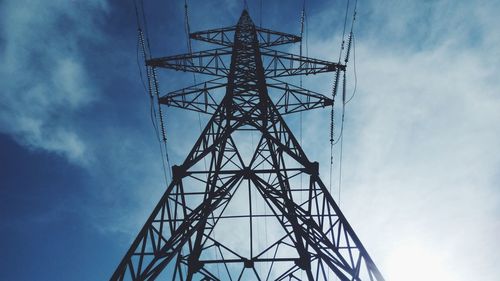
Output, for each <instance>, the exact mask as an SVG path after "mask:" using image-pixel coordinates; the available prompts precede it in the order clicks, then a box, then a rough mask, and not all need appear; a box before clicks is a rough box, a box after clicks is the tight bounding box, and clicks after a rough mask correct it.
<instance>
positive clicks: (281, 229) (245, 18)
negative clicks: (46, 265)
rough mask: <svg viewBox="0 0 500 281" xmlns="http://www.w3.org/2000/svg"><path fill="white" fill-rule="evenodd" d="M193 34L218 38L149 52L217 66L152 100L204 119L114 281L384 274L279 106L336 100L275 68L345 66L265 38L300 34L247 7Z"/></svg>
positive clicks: (154, 64)
mask: <svg viewBox="0 0 500 281" xmlns="http://www.w3.org/2000/svg"><path fill="white" fill-rule="evenodd" d="M190 37H191V38H192V39H196V40H201V41H205V42H209V43H213V44H218V45H221V46H222V47H221V48H218V49H213V50H208V51H201V52H195V53H190V54H184V55H178V56H170V57H162V58H154V59H148V60H147V62H146V63H147V66H148V69H149V70H150V71H149V73H152V74H153V76H154V79H156V74H155V70H156V69H157V68H168V69H175V70H181V71H188V72H196V73H203V74H209V75H213V76H218V78H216V79H214V80H210V81H207V82H203V83H200V84H198V85H194V86H191V87H188V88H185V89H182V90H179V91H175V92H171V93H168V94H166V95H165V96H163V97H161V98H160V99H159V101H160V103H162V104H165V105H169V106H174V107H179V108H184V109H188V110H193V111H198V112H203V113H209V114H211V118H210V120H209V121H208V124H207V126H206V127H205V129H204V130H203V132H202V133H201V136H200V137H199V138H198V140H197V141H196V143H195V145H194V147H193V148H192V150H191V151H190V152H189V155H188V156H187V158H186V160H185V161H184V163H182V165H180V166H173V167H172V182H171V183H170V185H169V186H168V188H167V190H166V192H165V193H164V195H163V196H162V197H161V199H160V202H159V203H158V204H157V205H156V207H155V208H154V210H153V212H152V214H151V215H150V217H149V218H148V220H147V221H146V223H145V225H144V227H143V228H142V229H141V231H140V232H139V235H138V236H137V238H136V239H135V240H134V242H133V243H132V245H131V247H130V249H129V250H128V252H127V253H126V255H125V257H124V258H123V259H122V261H121V262H120V264H119V265H118V267H117V269H116V271H115V272H114V274H113V276H112V277H111V280H155V279H158V280H332V279H335V280H372V281H373V280H378V281H380V280H384V279H383V277H382V275H381V274H380V272H379V270H378V269H377V267H376V266H375V264H374V263H373V261H372V259H371V258H370V256H369V255H368V253H367V251H366V250H365V248H364V247H363V245H362V244H361V242H360V240H359V239H358V237H357V236H356V234H355V233H354V231H353V229H352V228H351V226H350V225H349V223H348V222H347V220H346V218H345V217H344V215H343V214H342V212H341V211H340V209H339V207H338V206H337V205H336V203H335V202H334V200H333V198H332V196H331V195H330V194H329V192H328V190H327V188H326V187H325V185H324V184H323V182H322V181H321V180H320V178H319V166H318V163H317V162H311V161H309V159H308V158H307V156H306V155H305V154H304V151H303V150H302V148H301V147H300V145H299V142H298V141H297V139H296V138H295V137H294V135H293V134H292V132H291V130H290V129H289V127H288V126H287V124H286V123H285V122H284V120H283V117H282V115H284V114H291V113H295V112H300V111H304V110H309V109H314V108H321V107H325V106H332V103H333V100H332V99H330V98H328V97H326V96H323V95H321V94H319V93H315V92H312V91H309V90H306V89H303V88H301V87H297V86H293V85H290V84H288V83H285V82H282V81H279V80H276V78H279V77H285V76H292V75H302V74H316V73H322V72H333V71H344V70H345V65H341V64H338V63H332V62H328V61H323V60H318V59H312V58H307V57H302V56H297V55H293V54H288V53H284V52H280V51H277V50H273V49H271V47H273V46H277V45H282V44H287V43H295V42H299V41H300V40H301V38H300V37H297V36H294V35H291V34H286V33H282V32H276V31H272V30H268V29H264V28H261V27H257V26H255V25H254V23H253V22H252V20H251V18H250V16H249V14H248V12H247V11H246V10H244V11H243V13H242V14H241V17H240V19H239V21H238V23H237V24H236V25H235V26H231V27H227V28H221V29H214V30H208V31H202V32H196V33H192V34H190ZM228 56H229V57H230V64H229V65H228V63H227V62H226V61H227V59H225V58H227V57H228ZM224 79H227V81H224ZM154 81H155V82H153V83H152V84H153V85H152V86H153V87H154V88H155V90H157V83H156V80H154ZM217 89H223V90H224V89H225V95H224V96H223V97H222V100H221V101H220V102H217V97H216V95H215V93H214V91H215V90H217ZM271 91H274V92H276V94H277V98H276V99H274V100H273V99H271V96H272V95H271V93H270V92H271ZM273 95H274V94H273ZM248 134H251V136H252V138H254V137H255V141H252V142H250V141H248V140H249V138H247V139H246V140H247V142H246V143H241V142H239V141H238V140H239V139H242V136H244V135H246V136H247V137H248ZM203 164H204V165H203ZM302 181H303V182H304V184H302ZM302 185H304V186H302Z"/></svg>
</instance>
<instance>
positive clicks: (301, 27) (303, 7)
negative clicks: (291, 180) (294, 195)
mask: <svg viewBox="0 0 500 281" xmlns="http://www.w3.org/2000/svg"><path fill="white" fill-rule="evenodd" d="M305 17H306V0H303V1H302V12H301V13H300V43H299V57H300V60H302V41H303V36H304V21H305ZM302 76H303V75H302V74H301V75H300V76H299V83H300V87H301V88H302ZM299 100H300V102H301V103H302V96H300V98H299ZM302 117H303V116H302V111H301V112H300V113H299V130H300V131H299V141H300V146H302V145H303V143H302V124H303V118H302ZM300 189H302V173H301V174H300ZM300 195H301V197H300V199H301V201H302V191H301V192H300Z"/></svg>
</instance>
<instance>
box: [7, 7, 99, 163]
mask: <svg viewBox="0 0 500 281" xmlns="http://www.w3.org/2000/svg"><path fill="white" fill-rule="evenodd" d="M105 9H106V3H105V2H104V1H100V0H96V1H62V0H60V1H55V0H54V1H5V2H3V3H2V4H1V10H2V12H1V16H2V20H1V21H2V24H1V26H2V29H1V31H0V32H1V33H0V35H1V38H2V39H3V44H2V48H1V49H0V57H1V60H2V64H1V65H0V73H1V75H2V77H4V79H2V82H1V87H2V89H3V91H4V92H3V93H2V98H1V100H0V109H1V111H0V131H1V132H3V133H5V134H8V135H10V136H12V137H13V138H14V139H16V140H17V141H19V142H20V143H22V144H25V145H27V146H28V147H31V148H34V149H42V150H46V151H50V152H56V153H58V154H61V155H63V156H65V157H67V158H68V159H69V160H70V161H71V162H73V163H78V164H82V165H84V164H85V163H87V162H88V160H89V159H88V158H89V155H88V153H86V145H85V143H84V141H83V140H82V139H81V137H80V133H81V132H79V131H78V129H77V126H74V124H72V121H74V120H72V119H73V117H74V116H75V114H76V113H77V110H78V109H80V108H82V107H84V106H86V105H88V104H90V103H91V102H92V100H94V99H96V97H97V96H96V93H95V92H96V87H95V86H94V85H93V84H92V83H91V81H90V79H89V69H87V68H86V66H85V63H84V61H83V59H84V49H83V48H82V47H81V42H83V41H86V40H88V41H90V42H95V41H96V40H99V33H98V32H95V30H96V29H97V28H96V25H95V23H93V22H92V20H93V16H89V14H92V13H101V12H103V11H105Z"/></svg>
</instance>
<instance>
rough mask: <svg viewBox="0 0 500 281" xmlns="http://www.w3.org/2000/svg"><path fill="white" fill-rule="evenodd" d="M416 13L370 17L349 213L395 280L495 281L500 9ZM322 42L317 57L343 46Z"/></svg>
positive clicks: (396, 9)
mask: <svg viewBox="0 0 500 281" xmlns="http://www.w3.org/2000/svg"><path fill="white" fill-rule="evenodd" d="M405 3H406V2H405ZM407 4H408V5H406V4H405V5H397V4H394V5H379V3H377V2H374V4H373V5H375V7H374V8H373V9H368V8H367V7H363V6H360V9H363V10H362V12H361V17H359V18H358V19H359V21H360V23H359V25H358V34H362V35H359V36H358V37H357V38H358V40H357V50H356V51H357V54H356V55H357V66H358V82H359V84H358V93H357V97H356V98H355V99H354V101H353V102H352V103H350V104H349V105H348V109H347V110H348V113H347V121H346V124H347V125H346V126H347V127H346V135H345V142H344V162H343V184H342V186H343V191H342V202H341V203H342V206H341V207H342V209H343V210H344V212H345V213H346V216H347V218H348V219H349V220H350V222H351V223H352V224H353V226H354V229H355V230H356V231H357V233H358V235H359V236H360V238H361V239H362V241H363V242H364V244H365V246H366V247H367V248H368V250H369V251H370V253H371V254H372V256H373V258H374V260H375V262H376V263H377V264H378V265H379V267H380V268H381V270H382V272H383V273H384V274H385V277H386V278H387V279H388V280H402V279H404V278H403V277H402V276H403V275H404V276H408V275H409V276H413V277H419V278H420V279H418V280H421V278H423V277H424V276H425V279H427V280H469V279H474V278H477V277H476V276H477V274H478V272H481V278H482V279H483V280H495V278H496V277H497V276H498V269H497V266H496V261H498V259H499V258H500V254H499V252H500V251H499V250H500V244H499V243H498V239H497V237H496V236H497V233H498V232H499V231H500V228H499V227H500V225H499V223H498V222H499V221H500V209H499V207H498V206H500V190H499V189H498V184H499V182H500V173H499V172H498V171H499V170H500V169H499V168H500V156H499V154H498V153H497V151H498V148H497V146H498V143H499V140H500V125H499V123H498V120H500V96H498V92H499V89H500V82H499V81H498V79H497V77H498V75H499V74H500V72H499V68H498V60H499V56H498V48H497V43H498V42H499V40H500V35H499V34H498V32H496V29H497V27H498V26H499V25H500V21H499V19H498V17H497V16H496V15H495V14H494V11H495V10H498V9H497V8H498V3H494V2H487V3H483V4H481V5H479V4H475V3H456V1H438V2H435V3H434V2H429V3H427V4H425V5H424V4H421V3H418V4H416V3H414V4H412V3H407ZM382 6H383V7H384V8H383V9H382V8H380V7H382ZM387 7H390V8H387ZM445 8H446V9H445ZM327 12H328V11H325V13H327ZM363 15H365V17H363ZM464 15H467V16H464ZM310 30H314V27H311V28H310ZM312 35H314V34H312ZM311 37H312V40H311V41H310V45H313V46H314V49H316V51H317V52H316V53H314V52H312V54H318V53H320V54H321V53H323V54H328V53H329V51H330V50H331V49H332V46H335V43H334V42H338V40H333V39H329V40H327V39H325V38H323V39H322V40H321V41H316V42H314V40H319V39H318V38H317V37H316V38H315V37H314V36H311ZM318 43H319V44H318ZM315 56H316V55H315ZM318 57H321V55H318ZM351 71H352V64H351ZM318 80H320V79H319V78H318ZM352 80H353V76H352V73H351V74H350V83H352ZM320 83H323V84H325V85H328V84H330V83H331V82H330V79H324V80H323V82H318V83H317V84H320ZM351 85H352V84H351ZM318 116H320V115H319V114H311V115H310V116H309V117H306V118H307V120H308V122H309V124H312V125H313V126H314V127H309V128H308V130H309V133H308V135H315V134H323V132H324V131H325V128H326V127H325V125H326V124H325V123H323V122H312V121H314V118H318ZM324 116H325V115H321V118H324ZM305 142H306V143H305V146H306V149H307V151H311V153H310V156H312V157H311V158H313V159H314V158H316V157H315V155H317V158H316V159H320V163H325V164H326V165H327V163H328V159H327V156H323V155H322V154H321V152H319V151H318V150H317V149H315V148H314V147H317V140H309V139H306V141H305ZM325 142H326V139H325ZM324 147H325V148H326V147H327V146H326V145H325V146H324ZM336 155H337V157H338V151H337V153H336ZM325 164H323V170H322V171H327V168H326V167H325ZM322 175H323V180H324V181H326V180H327V175H328V173H322ZM325 175H326V177H325ZM402 268H403V269H404V272H402V271H401V269H402ZM412 272H413V273H412ZM405 274H408V275H405ZM408 278H411V277H407V278H406V279H408ZM408 280H413V279H408ZM415 280H417V279H415Z"/></svg>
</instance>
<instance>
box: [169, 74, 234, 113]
mask: <svg viewBox="0 0 500 281" xmlns="http://www.w3.org/2000/svg"><path fill="white" fill-rule="evenodd" d="M225 86H227V83H225V82H224V79H223V78H217V79H213V80H210V81H206V82H203V83H199V84H196V85H193V86H189V87H187V88H184V89H180V90H177V91H173V92H170V93H168V94H166V95H164V96H162V97H161V98H160V103H161V104H165V105H168V106H173V107H178V108H184V109H187V110H192V111H197V112H201V113H213V112H215V110H217V107H218V106H219V102H218V101H217V100H220V98H217V97H215V96H214V93H213V90H216V89H219V88H223V87H225ZM221 97H222V96H221Z"/></svg>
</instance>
